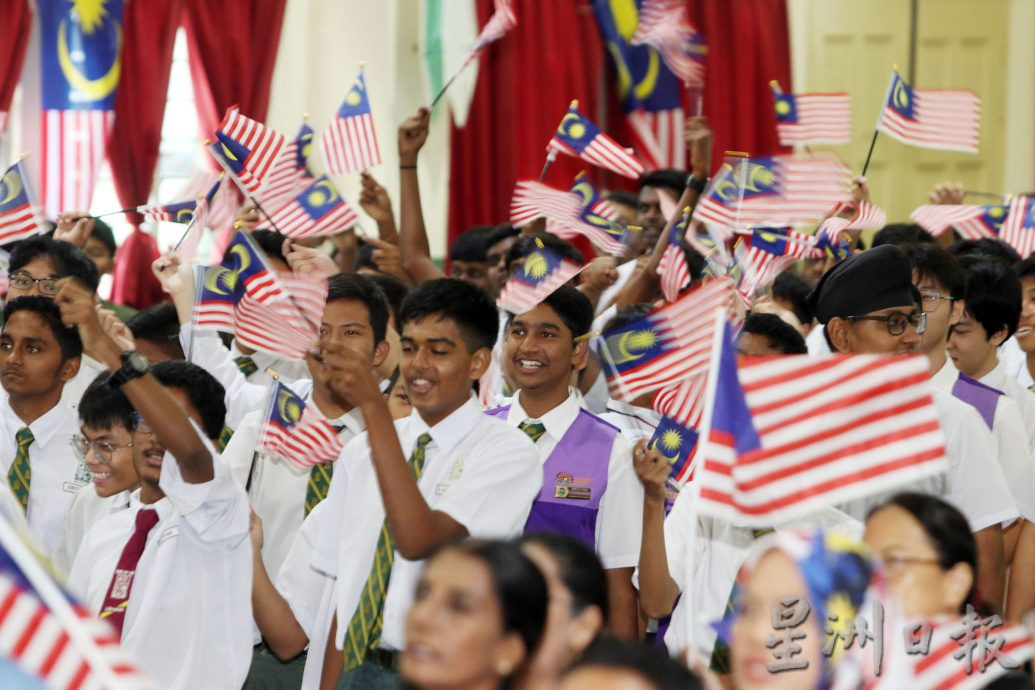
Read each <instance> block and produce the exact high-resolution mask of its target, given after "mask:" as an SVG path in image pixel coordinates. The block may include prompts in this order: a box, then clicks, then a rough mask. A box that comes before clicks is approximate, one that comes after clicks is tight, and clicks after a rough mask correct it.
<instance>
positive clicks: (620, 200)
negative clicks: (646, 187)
mask: <svg viewBox="0 0 1035 690" xmlns="http://www.w3.org/2000/svg"><path fill="white" fill-rule="evenodd" d="M683 181H684V182H685V181H686V178H683ZM680 194H682V192H680ZM604 198H605V199H607V200H608V201H610V202H611V203H612V204H618V205H619V206H628V207H629V208H637V207H638V206H639V205H640V200H639V198H638V197H637V196H636V195H635V194H633V193H632V192H629V191H626V190H624V189H611V190H608V191H607V192H606V193H605V194H604Z"/></svg>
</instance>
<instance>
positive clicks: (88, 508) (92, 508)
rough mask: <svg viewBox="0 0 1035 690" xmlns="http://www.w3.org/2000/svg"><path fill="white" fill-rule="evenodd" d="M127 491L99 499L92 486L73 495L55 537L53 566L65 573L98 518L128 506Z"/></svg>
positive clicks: (70, 566)
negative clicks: (60, 527)
mask: <svg viewBox="0 0 1035 690" xmlns="http://www.w3.org/2000/svg"><path fill="white" fill-rule="evenodd" d="M129 494H130V492H129V491H121V492H119V493H117V494H114V495H112V496H107V497H105V498H101V497H100V496H98V495H97V492H96V491H95V490H94V488H93V487H92V486H90V487H84V488H83V489H82V491H80V492H79V493H77V494H76V495H75V500H73V501H72V507H71V508H70V509H69V511H68V515H67V516H65V529H64V531H63V532H62V533H61V539H59V540H58V545H57V549H55V551H54V558H53V561H54V567H55V568H57V569H58V571H59V572H61V573H64V574H66V575H67V574H68V571H69V570H70V569H71V568H72V563H74V562H75V555H76V552H77V551H79V545H80V544H81V543H82V542H83V537H85V536H86V533H87V532H89V531H90V528H91V527H93V526H94V525H95V524H96V523H97V522H98V521H100V519H101V518H103V517H106V516H108V515H111V514H112V513H117V512H118V511H120V510H125V509H126V508H129Z"/></svg>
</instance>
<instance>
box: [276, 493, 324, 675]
mask: <svg viewBox="0 0 1035 690" xmlns="http://www.w3.org/2000/svg"><path fill="white" fill-rule="evenodd" d="M329 516H330V514H329V513H328V512H327V502H326V501H321V502H320V503H319V504H317V506H316V507H315V508H313V510H312V512H310V513H309V517H307V518H306V519H305V522H303V523H302V528H301V529H300V530H298V534H296V535H295V538H294V540H293V541H292V542H291V548H290V550H289V551H288V554H287V558H285V559H284V564H283V565H282V566H281V568H280V572H279V573H277V578H276V587H277V591H278V592H280V595H281V596H282V597H284V599H285V601H287V603H288V606H289V607H290V608H291V613H293V614H294V616H295V620H296V621H298V625H299V627H301V628H302V631H303V632H305V634H306V637H308V638H309V655H308V657H307V658H306V664H305V672H304V673H303V675H302V687H301V690H319V687H320V675H321V672H322V671H323V656H324V652H326V651H327V637H328V636H329V635H330V634H331V622H332V620H333V618H334V602H335V595H336V594H337V587H336V585H337V582H336V581H335V579H334V578H333V577H328V576H327V574H325V573H322V572H320V571H318V570H316V569H315V568H313V567H312V565H311V564H310V561H311V560H312V556H313V548H314V546H315V544H316V536H317V535H318V534H319V533H320V532H321V530H323V529H324V525H325V524H326V520H327V518H328V517H329Z"/></svg>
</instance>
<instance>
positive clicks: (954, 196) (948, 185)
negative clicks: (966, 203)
mask: <svg viewBox="0 0 1035 690" xmlns="http://www.w3.org/2000/svg"><path fill="white" fill-rule="evenodd" d="M966 195H967V189H966V187H964V186H963V183H962V182H940V183H938V184H936V185H935V186H934V189H932V190H931V193H930V194H928V195H927V198H928V200H930V202H931V203H932V204H962V203H963V197H965V196H966Z"/></svg>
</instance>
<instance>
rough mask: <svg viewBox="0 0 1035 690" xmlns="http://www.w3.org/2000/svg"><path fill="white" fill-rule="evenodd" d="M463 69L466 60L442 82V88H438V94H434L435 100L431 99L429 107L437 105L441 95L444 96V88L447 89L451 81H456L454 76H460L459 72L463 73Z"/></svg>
mask: <svg viewBox="0 0 1035 690" xmlns="http://www.w3.org/2000/svg"><path fill="white" fill-rule="evenodd" d="M468 62H470V61H468ZM465 69H467V62H464V64H463V66H462V67H460V69H458V70H457V71H456V72H455V73H454V74H453V76H451V77H450V78H449V81H447V82H446V83H445V84H443V85H442V88H441V89H439V92H438V95H437V96H435V100H433V101H432V102H431V108H432V109H434V108H435V106H436V105H438V102H439V101H440V100H442V97H443V96H445V95H446V90H447V89H448V88H449V87H450V86H452V85H453V82H454V81H456V78H457V77H459V76H460V75H461V74H463V71H464V70H465Z"/></svg>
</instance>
